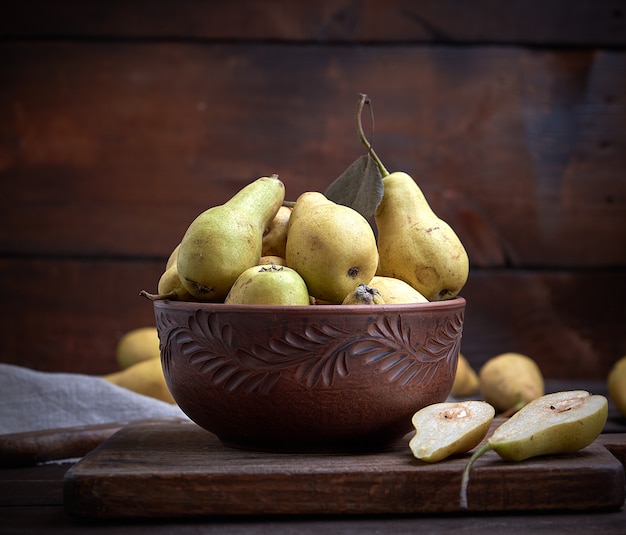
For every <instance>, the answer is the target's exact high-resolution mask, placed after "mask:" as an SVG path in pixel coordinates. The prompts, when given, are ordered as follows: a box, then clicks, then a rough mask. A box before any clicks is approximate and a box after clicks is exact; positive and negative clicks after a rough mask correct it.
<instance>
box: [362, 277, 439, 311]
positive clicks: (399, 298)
mask: <svg viewBox="0 0 626 535" xmlns="http://www.w3.org/2000/svg"><path fill="white" fill-rule="evenodd" d="M369 286H372V287H373V288H376V289H377V290H378V291H379V292H380V295H381V296H382V297H383V299H384V300H385V303H387V304H388V305H397V304H401V303H427V302H428V299H426V298H425V297H424V296H423V295H422V294H421V293H419V292H418V291H417V290H416V289H415V288H413V286H411V285H410V284H408V283H406V282H404V281H402V280H400V279H396V278H395V277H383V276H381V275H376V276H374V277H373V278H372V280H371V281H370V282H369Z"/></svg>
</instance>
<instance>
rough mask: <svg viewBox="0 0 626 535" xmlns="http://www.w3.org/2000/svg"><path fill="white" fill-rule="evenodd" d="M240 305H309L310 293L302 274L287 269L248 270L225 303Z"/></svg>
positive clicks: (238, 279)
mask: <svg viewBox="0 0 626 535" xmlns="http://www.w3.org/2000/svg"><path fill="white" fill-rule="evenodd" d="M224 303H226V304H238V305H307V306H308V305H309V304H310V302H309V290H308V289H307V287H306V284H305V282H304V280H303V279H302V277H301V276H300V275H298V272H297V271H295V270H293V269H291V268H289V267H285V266H277V265H269V266H268V265H259V266H254V267H251V268H249V269H246V270H245V271H244V272H243V273H242V274H241V275H240V276H239V277H238V278H237V280H236V281H235V283H234V284H233V286H232V288H231V289H230V292H228V295H227V296H226V299H225V300H224Z"/></svg>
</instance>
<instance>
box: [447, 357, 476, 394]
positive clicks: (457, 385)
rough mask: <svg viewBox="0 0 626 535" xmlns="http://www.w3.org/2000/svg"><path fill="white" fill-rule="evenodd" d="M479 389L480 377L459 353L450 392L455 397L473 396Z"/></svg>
mask: <svg viewBox="0 0 626 535" xmlns="http://www.w3.org/2000/svg"><path fill="white" fill-rule="evenodd" d="M479 390H480V379H479V378H478V374H477V373H476V372H475V371H474V368H472V366H471V365H470V363H469V362H468V361H467V359H466V358H465V356H464V355H463V354H462V353H459V359H458V364H457V367H456V374H455V376H454V384H453V385H452V391H451V392H450V393H451V394H452V395H453V396H454V397H456V398H465V397H469V396H473V395H474V394H476V393H477V392H478V391H479Z"/></svg>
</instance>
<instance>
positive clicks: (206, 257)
mask: <svg viewBox="0 0 626 535" xmlns="http://www.w3.org/2000/svg"><path fill="white" fill-rule="evenodd" d="M284 198H285V186H284V184H283V183H282V182H281V181H280V180H279V179H278V177H277V176H272V177H262V178H259V179H257V180H255V181H254V182H252V183H251V184H248V185H247V186H246V187H244V188H243V189H241V190H240V191H239V192H238V193H237V194H235V195H234V196H233V197H232V198H231V199H230V200H228V201H227V202H226V203H224V204H222V205H219V206H214V207H212V208H209V209H208V210H206V211H204V212H203V213H202V214H200V215H199V216H198V217H197V218H196V219H195V220H194V221H193V222H192V223H191V224H190V225H189V227H188V228H187V231H186V232H185V234H184V236H183V239H182V240H181V242H180V247H179V250H178V257H177V261H176V266H177V269H178V275H179V276H180V280H181V282H182V284H183V286H184V287H185V289H186V290H187V291H188V292H189V293H190V294H191V295H192V296H193V297H194V298H195V299H197V300H199V301H212V302H217V301H222V300H223V299H224V298H225V297H226V295H227V294H228V292H229V290H230V288H231V286H232V285H233V283H234V282H235V280H237V277H239V275H241V274H242V273H243V272H244V271H245V270H246V269H248V268H250V267H253V266H255V265H257V264H258V263H259V259H260V258H261V250H262V242H263V232H264V231H265V229H266V228H267V226H268V225H269V223H270V221H272V219H273V218H274V216H275V215H276V213H277V212H278V209H279V208H280V206H281V205H282V202H283V200H284Z"/></svg>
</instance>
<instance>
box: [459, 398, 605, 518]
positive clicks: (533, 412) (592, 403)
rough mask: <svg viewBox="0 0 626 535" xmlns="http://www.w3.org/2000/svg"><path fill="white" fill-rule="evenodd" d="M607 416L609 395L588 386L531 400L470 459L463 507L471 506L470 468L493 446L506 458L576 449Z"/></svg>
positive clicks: (463, 487)
mask: <svg viewBox="0 0 626 535" xmlns="http://www.w3.org/2000/svg"><path fill="white" fill-rule="evenodd" d="M607 417H608V401H607V399H606V398H605V397H604V396H601V395H591V394H590V393H589V392H587V391H586V390H570V391H565V392H555V393H554V394H546V395H544V396H541V397H539V398H537V399H535V400H533V401H530V402H529V403H528V404H527V405H525V406H524V407H523V408H522V409H520V410H519V412H517V413H515V414H514V415H513V416H511V418H509V419H508V420H507V421H505V422H504V423H503V424H502V425H500V426H499V427H498V428H497V429H496V430H495V431H494V432H493V434H492V435H491V436H490V437H489V438H488V439H487V441H486V442H485V445H484V446H482V447H481V448H480V449H478V450H477V451H476V452H475V453H474V454H473V455H472V457H471V458H470V460H469V461H468V463H467V465H466V466H465V469H464V471H463V479H462V483H461V507H462V508H467V486H468V484H469V472H470V469H471V467H472V465H473V464H474V462H475V461H476V459H478V458H479V457H480V456H481V455H483V454H485V453H486V452H488V451H489V450H494V451H495V452H496V453H497V454H498V455H499V456H500V457H501V458H502V459H504V460H505V461H523V460H525V459H529V458H531V457H538V456H540V455H556V454H563V453H574V452H576V451H578V450H581V449H583V448H585V447H587V446H589V445H590V444H591V443H592V442H593V441H594V440H595V439H596V438H597V437H598V435H599V434H600V433H602V430H603V429H604V426H605V424H606V420H607Z"/></svg>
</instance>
